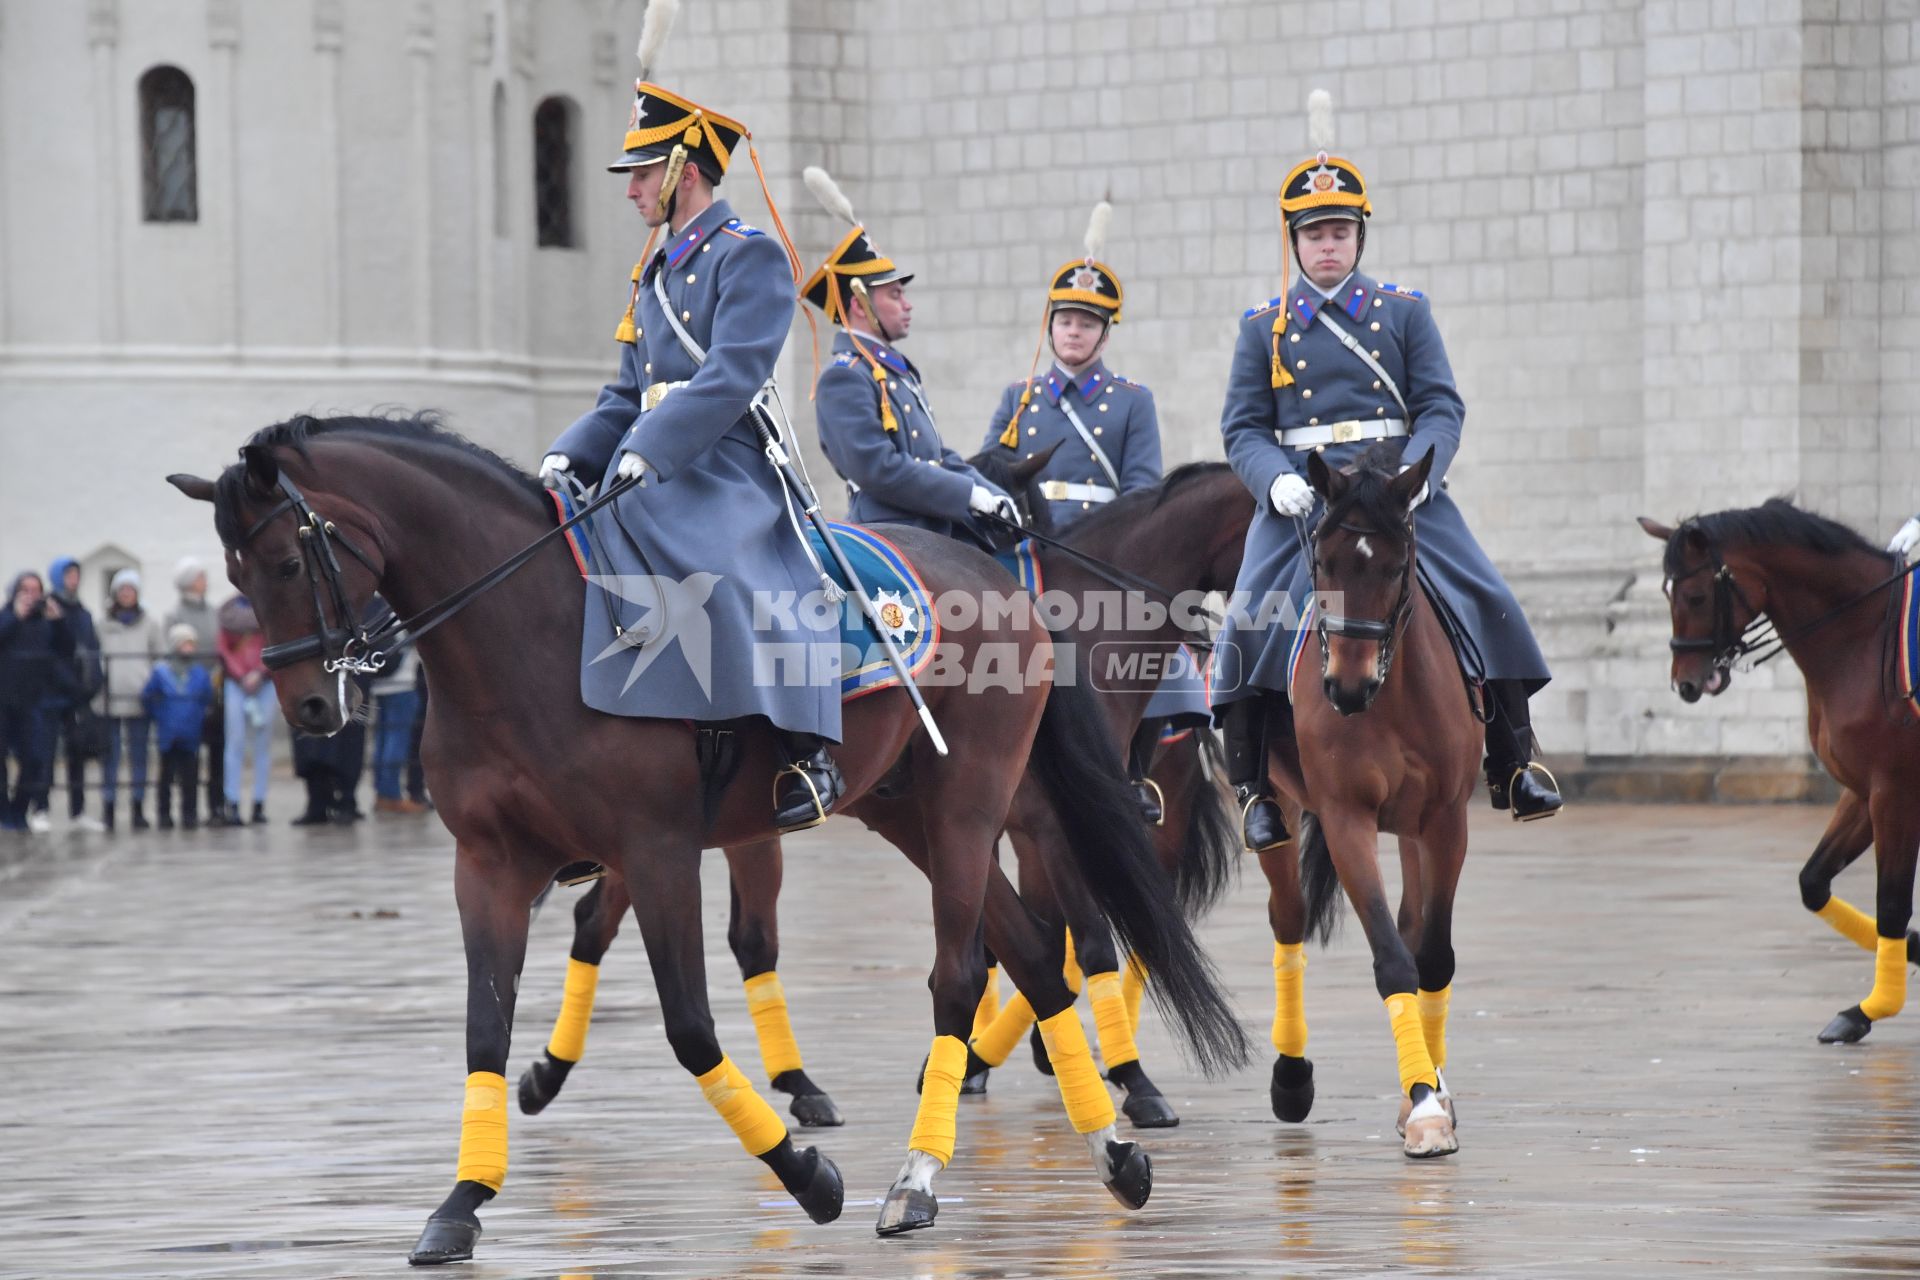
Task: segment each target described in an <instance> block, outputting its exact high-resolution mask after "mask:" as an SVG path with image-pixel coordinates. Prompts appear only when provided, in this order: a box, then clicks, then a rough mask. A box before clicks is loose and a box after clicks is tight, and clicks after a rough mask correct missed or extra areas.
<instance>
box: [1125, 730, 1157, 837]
mask: <svg viewBox="0 0 1920 1280" xmlns="http://www.w3.org/2000/svg"><path fill="white" fill-rule="evenodd" d="M1166 727H1167V722H1166V719H1165V718H1164V717H1162V716H1154V717H1153V718H1151V719H1148V720H1142V721H1141V722H1140V727H1139V728H1138V729H1135V730H1134V731H1133V742H1132V744H1131V745H1129V746H1128V748H1127V777H1128V778H1129V779H1131V780H1132V782H1133V795H1134V798H1135V799H1136V800H1138V801H1139V802H1140V816H1141V817H1143V818H1145V819H1146V820H1147V825H1148V826H1150V827H1157V826H1159V825H1160V824H1161V823H1163V822H1165V821H1166V820H1167V806H1166V797H1165V796H1163V795H1161V794H1160V784H1159V783H1157V782H1155V781H1154V780H1153V779H1152V778H1149V777H1148V776H1147V775H1148V774H1149V773H1151V772H1153V753H1154V752H1155V751H1156V750H1158V749H1159V746H1160V734H1161V732H1162V731H1163V730H1165V729H1166Z"/></svg>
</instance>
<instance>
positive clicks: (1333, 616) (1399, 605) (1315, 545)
mask: <svg viewBox="0 0 1920 1280" xmlns="http://www.w3.org/2000/svg"><path fill="white" fill-rule="evenodd" d="M1303 523H1304V522H1303ZM1326 527H1327V526H1326V524H1325V522H1324V521H1323V522H1322V523H1321V524H1320V526H1319V527H1318V528H1316V529H1314V530H1313V532H1312V533H1310V534H1308V533H1305V530H1304V529H1303V530H1302V533H1303V534H1304V535H1305V536H1304V537H1303V538H1302V541H1303V542H1305V543H1306V546H1307V551H1308V555H1309V556H1310V557H1311V564H1312V572H1313V577H1314V580H1315V581H1316V582H1317V581H1318V580H1319V577H1320V534H1321V532H1322V531H1323V530H1325V528H1326ZM1334 527H1335V528H1338V529H1344V530H1346V531H1347V532H1348V533H1357V534H1359V535H1360V536H1361V537H1373V538H1397V539H1399V540H1400V541H1402V542H1404V543H1406V544H1407V560H1406V563H1405V564H1404V565H1402V566H1401V569H1400V596H1399V598H1398V599H1397V600H1395V601H1394V605H1393V610H1392V612H1390V613H1389V614H1388V615H1387V616H1386V617H1385V618H1349V617H1347V616H1345V615H1344V614H1337V613H1326V612H1321V613H1320V614H1319V615H1318V616H1317V617H1316V618H1315V619H1314V631H1315V632H1316V633H1317V634H1318V635H1319V637H1320V676H1321V678H1322V679H1325V678H1326V674H1327V664H1328V663H1329V662H1330V661H1331V660H1332V656H1333V653H1332V651H1333V645H1332V637H1334V636H1345V637H1347V638H1348V639H1351V640H1372V641H1375V642H1376V643H1378V644H1379V646H1380V654H1379V656H1378V657H1377V658H1376V659H1375V662H1374V676H1375V678H1376V679H1377V680H1378V681H1379V682H1380V683H1381V684H1385V683H1386V682H1387V672H1389V671H1390V670H1392V669H1393V655H1394V650H1395V649H1396V648H1398V647H1399V644H1400V628H1401V627H1402V626H1403V625H1404V624H1405V623H1406V620H1407V615H1408V614H1409V613H1410V612H1412V609H1413V574H1414V568H1413V557H1414V545H1415V544H1414V540H1413V520H1412V518H1411V515H1409V518H1408V520H1407V523H1406V525H1405V527H1404V528H1402V529H1400V530H1399V531H1398V532H1397V533H1389V532H1387V531H1384V530H1381V529H1366V528H1362V527H1361V526H1359V525H1352V524H1345V523H1342V524H1338V525H1335V526H1334Z"/></svg>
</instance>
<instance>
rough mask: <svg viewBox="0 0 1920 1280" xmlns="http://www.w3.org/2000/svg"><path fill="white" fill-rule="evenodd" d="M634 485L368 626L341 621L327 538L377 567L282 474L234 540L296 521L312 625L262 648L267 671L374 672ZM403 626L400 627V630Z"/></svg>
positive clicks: (343, 611)
mask: <svg viewBox="0 0 1920 1280" xmlns="http://www.w3.org/2000/svg"><path fill="white" fill-rule="evenodd" d="M633 484H634V481H632V480H616V481H615V482H614V483H613V484H612V485H610V486H608V488H607V489H606V491H605V492H603V493H601V494H600V496H599V497H597V498H595V499H594V500H593V501H592V502H589V503H587V504H586V505H585V506H583V507H581V508H580V510H578V511H576V512H575V513H574V514H573V515H572V516H571V517H570V518H569V519H567V520H565V521H564V522H562V523H561V524H558V525H556V526H554V527H553V528H551V529H549V530H547V531H546V532H545V533H543V534H541V535H540V536H539V537H537V538H535V539H534V540H533V541H532V542H530V543H528V544H527V545H526V546H525V547H522V548H521V549H520V550H519V551H518V552H516V553H514V554H513V555H512V556H510V557H508V558H507V559H506V560H503V561H502V562H500V563H499V564H498V565H495V566H494V567H493V568H492V569H489V570H488V571H487V572H485V573H483V574H481V575H480V576H479V577H478V578H475V579H474V580H473V581H471V582H469V583H467V584H466V585H465V586H463V587H460V588H459V589H458V590H455V591H452V592H450V593H448V594H447V595H445V596H443V597H441V598H440V599H439V600H437V601H435V602H434V603H433V604H431V605H428V606H427V607H426V608H425V609H422V610H421V611H420V612H419V613H416V614H414V615H413V616H412V617H411V618H405V619H403V618H401V617H400V616H399V615H398V614H396V613H394V612H393V611H392V610H391V609H389V610H388V611H387V612H386V614H385V616H384V617H382V618H381V619H380V620H379V621H378V623H377V624H374V625H372V626H369V625H368V623H367V622H365V621H356V622H354V623H353V624H352V625H351V626H350V627H349V626H348V625H347V624H346V623H347V619H348V618H350V617H352V616H353V613H354V610H353V606H352V604H351V603H350V602H349V601H348V600H347V592H346V587H345V585H344V584H343V583H342V582H341V580H340V561H339V559H338V558H337V557H336V556H335V555H334V554H333V544H334V543H336V542H337V543H339V544H340V546H341V547H342V548H343V549H344V550H345V551H346V552H347V553H348V554H349V555H351V556H352V557H353V558H354V559H356V560H358V561H359V562H360V563H361V564H362V565H365V566H366V569H367V572H369V573H371V574H372V575H373V576H374V578H375V580H376V581H377V580H378V579H379V577H380V570H379V569H378V568H376V567H375V566H374V563H373V561H372V560H370V559H368V558H367V556H366V555H365V554H364V553H363V552H362V551H361V550H360V549H359V548H358V547H356V546H354V545H353V543H352V542H351V541H350V540H348V538H347V536H346V535H345V534H343V533H341V532H340V530H339V528H338V526H336V525H335V524H334V523H333V521H331V520H328V519H326V518H324V517H323V516H321V515H320V514H319V513H318V512H317V511H315V510H314V509H313V507H312V505H311V504H309V503H308V502H307V499H306V495H305V494H303V493H301V492H300V490H299V489H298V488H296V487H295V486H294V483H293V481H291V480H289V479H287V477H286V476H285V475H282V476H281V477H280V486H279V487H280V492H281V493H282V494H284V495H285V497H283V498H282V499H281V501H280V503H279V505H277V506H275V507H274V508H273V510H271V511H269V512H267V514H265V515H264V516H261V517H260V519H259V520H257V521H255V522H254V525H253V527H252V528H251V529H249V530H247V532H246V534H245V535H244V536H243V537H242V538H241V539H240V541H239V542H237V543H235V544H234V550H236V551H238V550H240V549H242V548H244V547H245V546H246V545H247V544H248V543H249V542H251V541H253V539H254V538H256V537H258V536H259V534H260V532H261V531H262V530H263V529H265V528H266V527H267V526H268V525H269V524H272V523H273V522H274V521H275V520H277V519H279V518H280V517H281V516H283V515H285V514H287V513H288V512H291V513H292V514H293V516H294V518H295V519H296V520H297V521H298V522H299V538H300V560H301V563H302V564H303V565H304V566H305V567H306V572H307V581H308V582H309V583H310V584H312V588H313V612H314V620H315V622H316V623H317V624H318V625H317V628H316V629H315V631H314V632H313V633H312V634H310V635H306V636H302V637H301V638H300V639H298V640H289V641H287V642H286V643H284V644H275V645H268V646H267V648H266V649H265V650H263V651H262V653H261V655H260V660H261V662H262V663H263V664H264V665H265V666H266V668H267V670H269V671H279V670H281V669H282V668H285V667H290V666H293V665H294V664H295V663H300V662H306V661H309V660H311V659H313V658H320V659H321V660H322V662H321V666H322V669H323V670H325V671H326V672H327V673H328V674H329V675H335V674H337V675H339V677H340V681H341V684H342V686H344V685H345V683H346V678H347V676H348V675H371V674H373V673H375V672H378V671H380V670H382V669H383V668H384V667H385V666H386V665H387V661H388V660H389V659H391V658H394V657H397V656H398V655H400V654H402V653H405V652H406V651H407V650H408V649H411V648H413V646H414V645H416V644H418V643H419V642H420V639H421V637H423V636H425V635H426V634H427V633H428V632H429V631H432V630H433V629H434V628H435V627H437V626H439V625H440V624H441V623H443V622H445V621H447V620H448V619H449V618H451V617H453V616H454V615H455V614H457V613H459V612H460V611H461V610H462V609H464V608H466V607H467V606H468V605H470V604H472V603H473V602H474V600H476V599H478V598H479V597H480V596H481V595H482V594H484V593H485V592H487V591H489V590H491V589H492V588H494V587H496V586H498V585H499V584H500V583H501V582H503V581H505V580H506V579H507V578H508V577H510V576H511V575H512V574H513V573H514V572H515V571H516V570H518V569H519V568H520V567H521V566H522V565H524V564H526V563H527V561H529V560H531V559H532V558H533V557H534V555H535V553H537V552H538V551H539V550H540V549H541V548H542V547H544V546H545V545H546V544H547V543H549V542H551V541H553V540H554V539H555V538H558V537H561V536H562V535H564V534H565V533H566V532H567V530H569V529H571V528H573V527H574V526H575V525H577V524H579V523H580V522H581V521H582V520H585V519H586V518H587V517H588V516H590V515H592V514H593V513H594V512H595V511H598V510H599V509H600V508H601V507H603V506H605V505H607V503H609V502H611V501H613V500H614V499H615V498H617V497H619V496H620V495H621V494H622V493H625V492H626V491H627V490H628V489H629V488H631V487H632V486H633ZM323 587H324V588H325V590H326V592H327V594H328V595H330V596H331V597H332V601H333V611H334V617H335V619H336V620H337V621H338V622H339V623H340V624H341V625H339V626H333V627H329V626H328V625H327V614H326V609H325V607H324V603H323V597H322V594H321V591H322V588H323ZM402 632H404V633H405V634H401V633H402Z"/></svg>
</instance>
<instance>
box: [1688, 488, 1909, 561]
mask: <svg viewBox="0 0 1920 1280" xmlns="http://www.w3.org/2000/svg"><path fill="white" fill-rule="evenodd" d="M1690 529H1698V530H1700V532H1701V533H1703V534H1705V535H1706V537H1707V540H1708V541H1709V542H1711V543H1713V544H1714V545H1715V546H1720V547H1724V546H1727V545H1729V544H1740V545H1748V546H1754V545H1757V546H1769V547H1797V548H1799V549H1801V550H1803V551H1812V552H1814V553H1815V554H1817V555H1823V556H1839V555H1845V554H1847V553H1848V552H1853V551H1857V552H1862V553H1864V554H1866V555H1870V556H1873V557H1875V558H1877V559H1880V560H1886V561H1889V562H1891V559H1892V557H1890V556H1889V555H1888V554H1887V553H1886V552H1884V551H1882V550H1881V549H1880V548H1879V547H1876V546H1874V545H1873V544H1872V543H1870V542H1868V541H1867V540H1866V539H1865V538H1863V537H1861V536H1860V535H1859V534H1858V533H1855V532H1854V531H1853V530H1852V529H1849V528H1848V527H1847V526H1846V525H1843V524H1841V523H1840V522H1839V521H1837V520H1829V519H1827V518H1826V517H1825V516H1821V515H1815V514H1814V513H1813V512H1811V511H1802V510H1801V509H1800V508H1799V507H1796V506H1794V505H1793V503H1792V502H1790V501H1789V500H1788V499H1786V498H1768V499H1767V500H1766V502H1764V503H1762V504H1761V505H1760V506H1757V507H1737V508H1735V509H1733V510H1731V511H1715V512H1713V513H1711V514H1709V515H1700V516H1693V517H1691V518H1690V519H1687V520H1684V521H1682V522H1681V523H1680V527H1679V528H1678V529H1676V530H1675V531H1674V535H1673V537H1671V538H1669V539H1668V540H1667V554H1666V562H1665V564H1664V566H1663V567H1664V569H1665V571H1666V574H1667V576H1668V577H1670V578H1671V577H1676V576H1678V575H1680V574H1682V573H1685V572H1687V570H1688V569H1690V568H1692V567H1693V566H1691V565H1689V564H1688V563H1687V562H1686V546H1685V544H1686V534H1687V532H1688V531H1689V530H1690Z"/></svg>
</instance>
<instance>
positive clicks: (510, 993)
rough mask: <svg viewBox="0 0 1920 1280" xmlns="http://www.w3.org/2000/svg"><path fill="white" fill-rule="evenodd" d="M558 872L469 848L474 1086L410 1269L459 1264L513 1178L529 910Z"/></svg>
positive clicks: (462, 890)
mask: <svg viewBox="0 0 1920 1280" xmlns="http://www.w3.org/2000/svg"><path fill="white" fill-rule="evenodd" d="M549 874H550V870H549V869H547V868H544V867H534V868H529V867H528V866H527V865H526V864H525V863H523V862H517V861H515V860H513V859H511V858H509V857H507V856H505V855H503V854H500V853H498V852H496V851H494V850H486V851H484V852H482V851H479V850H476V849H475V847H474V846H473V845H471V844H468V843H465V842H464V841H463V842H461V843H460V844H459V845H458V847H457V848H456V849H455V851H454V873H453V895H454V901H455V902H456V903H457V904H458V905H459V908H460V932H461V935H462V937H463V938H464V939H465V942H466V951H467V1082H466V1101H465V1104H464V1106H463V1107H462V1108H461V1112H460V1156H459V1162H458V1165H457V1167H456V1169H455V1172H454V1179H455V1180H454V1185H453V1191H452V1193H451V1194H449V1195H448V1196H447V1198H446V1200H445V1201H443V1202H442V1203H441V1205H440V1207H439V1208H438V1209H435V1210H434V1211H433V1214H432V1216H431V1217H429V1218H428V1219H427V1225H426V1228H425V1229H424V1230H422V1231H421V1233H420V1238H419V1240H418V1241H417V1242H416V1243H415V1244H414V1246H413V1251H412V1253H410V1254H408V1256H407V1261H408V1262H411V1263H414V1264H415V1265H421V1264H428V1263H439V1262H459V1261H462V1260H464V1259H467V1258H471V1257H472V1256H473V1246H474V1244H475V1243H476V1242H477V1241H478V1240H479V1239H480V1215H479V1213H478V1210H479V1208H480V1206H481V1205H483V1204H485V1203H486V1202H487V1201H489V1200H491V1199H493V1197H494V1195H495V1193H496V1192H498V1191H499V1190H500V1185H501V1183H503V1182H504V1181H506V1177H507V1077H506V1075H505V1074H504V1073H505V1071H506V1069H507V1048H508V1042H509V1039H510V1038H511V1035H512V1032H513V999H514V992H515V990H516V989H517V988H518V986H519V983H520V966H521V963H522V962H523V961H524V960H525V959H526V954H527V920H528V908H529V906H530V905H531V904H532V902H533V898H534V895H535V894H536V893H538V892H539V891H540V889H541V888H542V886H544V885H545V884H546V882H547V876H548V875H549Z"/></svg>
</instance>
